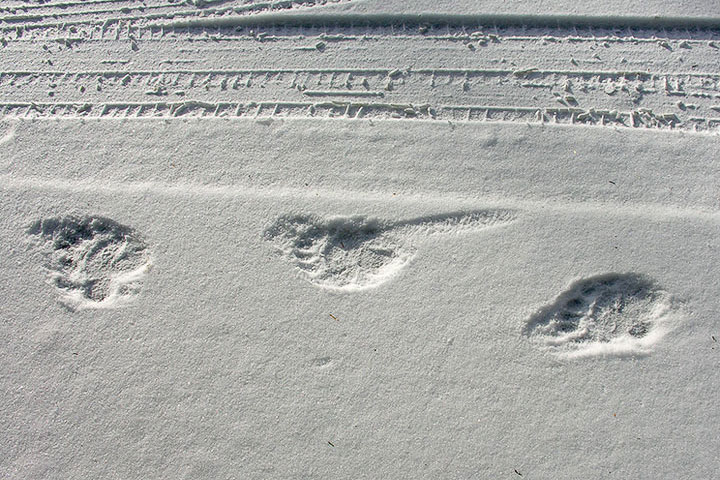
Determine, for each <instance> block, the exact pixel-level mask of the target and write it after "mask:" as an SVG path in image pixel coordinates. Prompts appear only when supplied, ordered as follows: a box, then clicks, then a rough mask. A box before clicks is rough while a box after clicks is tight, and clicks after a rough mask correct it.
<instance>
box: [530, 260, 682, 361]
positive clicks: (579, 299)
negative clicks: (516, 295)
mask: <svg viewBox="0 0 720 480" xmlns="http://www.w3.org/2000/svg"><path fill="white" fill-rule="evenodd" d="M673 311H674V302H673V299H672V296H671V295H670V294H668V293H667V292H666V291H664V290H662V289H660V288H659V287H658V286H657V285H656V284H655V282H653V281H652V280H651V279H649V278H647V277H644V276H642V275H637V274H632V273H631V274H615V273H608V274H604V275H597V276H594V277H590V278H585V279H581V280H577V281H575V282H573V283H572V284H571V285H570V287H569V288H568V289H567V290H565V291H564V292H562V293H561V294H560V295H559V296H558V297H557V298H556V299H555V300H554V301H553V302H552V303H550V304H548V305H546V306H544V307H542V308H541V309H540V310H538V311H537V312H536V313H535V314H533V315H532V316H531V317H530V320H529V321H528V323H527V325H526V327H525V330H524V334H525V335H527V336H528V337H529V338H531V339H532V340H534V341H537V342H539V343H541V344H543V345H545V346H547V347H549V348H550V349H552V350H553V351H555V352H556V353H558V354H560V355H562V356H566V357H586V356H594V355H608V354H610V355H626V354H638V353H646V352H647V351H648V349H649V348H650V347H651V346H652V345H653V344H654V343H656V342H657V341H658V340H659V339H660V338H661V337H662V336H663V335H664V333H665V332H666V330H667V328H666V326H665V324H666V322H667V320H668V319H669V317H670V316H671V314H672V313H673Z"/></svg>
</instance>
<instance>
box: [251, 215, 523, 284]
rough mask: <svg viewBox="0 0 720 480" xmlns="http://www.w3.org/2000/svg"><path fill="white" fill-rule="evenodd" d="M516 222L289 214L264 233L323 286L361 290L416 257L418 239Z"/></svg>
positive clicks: (497, 217) (478, 218) (504, 218)
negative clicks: (406, 219) (382, 218)
mask: <svg viewBox="0 0 720 480" xmlns="http://www.w3.org/2000/svg"><path fill="white" fill-rule="evenodd" d="M514 218H515V213H514V212H512V211H509V210H486V211H476V212H470V213H458V214H448V215H437V216H431V217H422V218H417V219H413V220H408V221H403V222H395V223H391V222H384V221H381V220H379V219H372V218H367V217H363V216H351V217H333V218H329V219H323V218H320V217H318V216H315V215H296V216H285V217H282V218H280V219H279V220H277V221H276V222H275V223H274V224H273V225H272V226H271V227H270V228H268V229H267V230H266V231H265V238H266V239H267V240H269V241H271V242H272V243H273V244H274V245H275V246H276V247H277V249H278V250H279V251H280V252H281V253H282V255H283V256H284V257H285V258H287V259H288V260H289V261H290V262H291V263H292V264H293V265H295V266H296V267H297V268H298V269H299V270H300V271H301V272H302V274H303V276H304V277H305V278H306V279H307V280H308V281H310V282H311V283H313V284H315V285H318V286H320V287H325V288H331V289H337V290H346V291H352V290H362V289H366V288H371V287H374V286H377V285H380V284H381V283H383V282H385V281H386V280H388V279H389V278H390V277H391V276H392V275H394V274H395V273H397V272H398V271H399V270H400V269H402V268H403V267H404V266H405V265H406V264H407V263H408V262H409V261H410V260H411V259H412V257H413V256H414V255H415V252H416V246H415V241H416V240H417V239H418V237H421V236H425V235H435V234H451V233H461V232H470V231H476V230H480V229H483V228H487V227H490V226H493V225H500V224H505V223H508V222H510V221H512V220H513V219H514Z"/></svg>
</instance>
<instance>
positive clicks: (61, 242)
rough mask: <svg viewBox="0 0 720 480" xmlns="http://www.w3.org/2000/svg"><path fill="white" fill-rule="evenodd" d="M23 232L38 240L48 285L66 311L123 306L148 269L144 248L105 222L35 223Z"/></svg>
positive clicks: (116, 225)
mask: <svg viewBox="0 0 720 480" xmlns="http://www.w3.org/2000/svg"><path fill="white" fill-rule="evenodd" d="M28 233H29V234H31V235H34V236H36V237H38V241H39V243H40V244H41V246H42V248H43V250H44V253H45V254H46V257H47V265H46V267H47V270H48V281H49V283H50V284H51V285H53V286H55V287H56V288H57V289H58V290H59V291H60V293H61V299H62V301H63V303H64V304H65V305H67V306H68V307H69V308H71V309H83V308H109V307H114V306H117V305H119V304H121V303H124V302H125V301H127V300H129V299H131V298H132V297H133V296H135V295H136V294H137V293H139V291H140V288H141V287H142V281H143V277H144V276H145V274H146V273H147V271H148V270H149V268H150V254H149V252H148V249H147V246H146V245H145V243H144V242H143V241H142V240H141V239H140V238H139V237H138V235H137V234H136V233H135V232H134V231H133V230H132V229H131V228H129V227H126V226H123V225H120V224H119V223H117V222H115V221H113V220H110V219H108V218H103V217H82V218H81V217H74V216H67V217H62V218H49V219H44V220H40V221H37V222H35V223H34V224H33V225H32V226H31V227H30V229H29V230H28Z"/></svg>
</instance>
